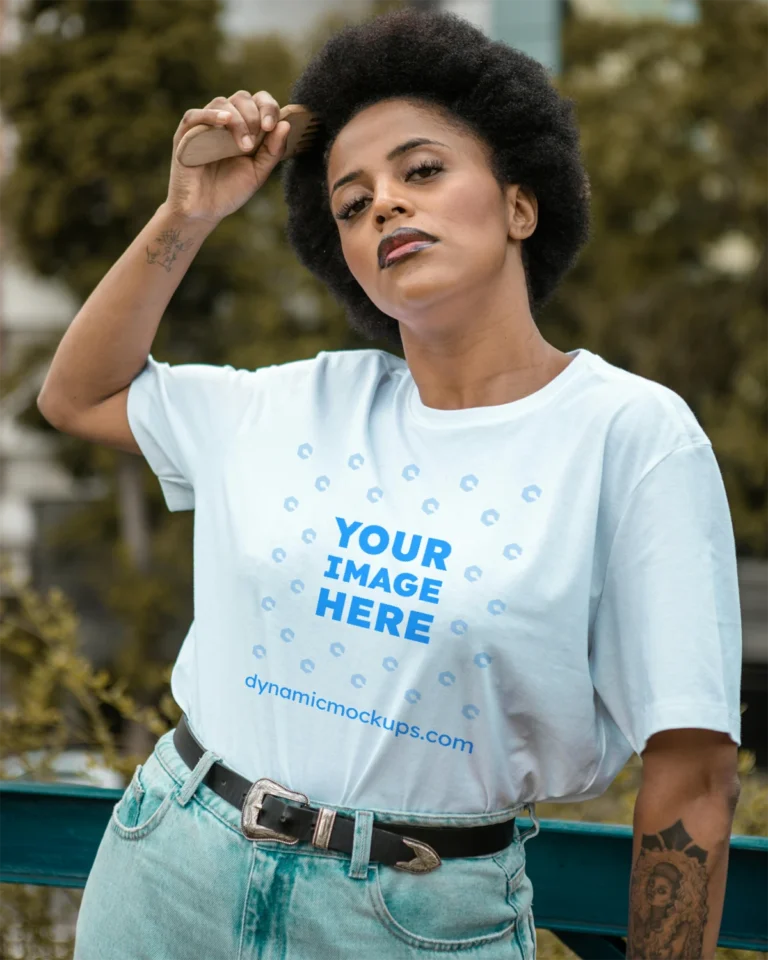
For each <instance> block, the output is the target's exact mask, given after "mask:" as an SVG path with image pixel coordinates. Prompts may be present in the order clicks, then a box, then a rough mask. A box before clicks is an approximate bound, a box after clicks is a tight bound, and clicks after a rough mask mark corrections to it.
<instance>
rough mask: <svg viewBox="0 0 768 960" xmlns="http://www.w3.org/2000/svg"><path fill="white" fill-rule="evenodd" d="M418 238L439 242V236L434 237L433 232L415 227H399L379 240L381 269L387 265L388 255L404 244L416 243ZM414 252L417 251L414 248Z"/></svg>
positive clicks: (429, 241)
mask: <svg viewBox="0 0 768 960" xmlns="http://www.w3.org/2000/svg"><path fill="white" fill-rule="evenodd" d="M417 240H424V241H425V242H428V243H437V242H438V239H437V237H433V236H432V234H431V233H426V232H425V231H424V230H418V229H416V228H415V227H398V228H397V230H394V231H393V232H392V233H390V234H388V235H387V236H386V237H383V238H382V239H381V241H380V242H379V250H378V260H379V266H380V267H381V269H382V270H383V269H384V268H385V267H386V266H387V257H388V256H389V254H390V253H392V251H393V250H396V249H397V248H398V247H401V246H404V245H405V244H406V243H414V242H415V241H417ZM413 252H414V253H415V252H416V251H415V250H414V251H413ZM403 259H405V258H403ZM392 262H393V263H396V262H397V261H396V260H393V261H392Z"/></svg>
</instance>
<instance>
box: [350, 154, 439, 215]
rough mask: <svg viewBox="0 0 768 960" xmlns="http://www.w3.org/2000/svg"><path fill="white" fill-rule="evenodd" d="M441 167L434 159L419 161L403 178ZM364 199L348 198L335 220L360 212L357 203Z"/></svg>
mask: <svg viewBox="0 0 768 960" xmlns="http://www.w3.org/2000/svg"><path fill="white" fill-rule="evenodd" d="M442 169H443V165H442V163H438V162H436V161H434V160H425V161H423V162H422V163H419V164H418V165H417V166H415V167H411V168H410V169H409V170H408V171H406V174H405V179H406V181H408V180H410V179H411V177H413V176H415V175H416V174H421V173H423V174H426V175H427V176H429V175H431V174H433V173H439V172H440V170H442ZM418 179H419V180H425V179H426V176H424V177H421V176H420V177H418ZM365 200H366V198H365V197H357V198H355V199H354V200H349V201H347V203H345V204H344V205H343V206H342V207H341V208H340V210H339V212H338V213H337V214H336V219H337V220H349V219H350V218H351V217H353V216H354V215H355V214H356V213H359V212H360V210H361V209H362V207H361V206H359V205H360V204H363V203H365Z"/></svg>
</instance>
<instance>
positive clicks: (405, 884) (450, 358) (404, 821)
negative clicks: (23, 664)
mask: <svg viewBox="0 0 768 960" xmlns="http://www.w3.org/2000/svg"><path fill="white" fill-rule="evenodd" d="M292 99H293V102H298V103H304V104H306V105H307V106H308V107H310V109H312V110H313V111H315V112H317V113H318V114H320V115H321V116H322V119H323V121H324V127H323V133H322V136H321V137H320V138H319V139H318V141H317V143H316V144H315V145H314V146H313V148H312V149H311V150H310V151H309V152H308V153H307V154H305V155H300V156H297V157H296V158H294V159H292V160H290V161H287V163H286V166H285V178H284V184H285V191H286V199H287V203H288V210H289V225H288V234H289V238H290V240H291V243H292V244H293V246H294V248H295V250H296V252H297V255H298V256H299V258H300V259H301V261H302V262H303V263H304V264H305V265H306V266H307V267H308V268H309V269H310V270H312V271H313V272H314V273H315V274H316V275H317V276H319V277H320V278H321V279H322V280H323V281H324V282H325V283H326V284H327V285H328V287H329V288H330V289H331V290H332V291H333V292H334V294H335V295H336V296H337V297H338V298H339V299H340V300H341V301H342V303H343V304H344V305H345V306H346V308H347V311H348V315H349V319H350V322H351V324H352V325H353V326H354V327H355V328H357V329H358V330H361V331H362V332H364V333H365V334H367V335H369V336H379V335H382V334H385V335H386V336H388V337H390V338H391V340H392V343H393V344H395V345H399V344H400V343H402V348H403V351H404V354H405V360H404V361H403V360H401V359H400V358H399V357H398V356H396V355H394V354H391V353H389V352H386V351H382V350H352V351H338V352H322V353H320V354H319V355H318V356H317V357H314V358H311V359H307V360H301V361H298V362H294V363H287V364H282V365H277V366H272V367H267V368H262V369H259V370H256V371H249V370H234V369H232V368H231V367H212V366H206V365H195V364H191V365H180V366H169V365H167V364H164V363H159V362H157V361H155V360H154V359H153V358H152V357H151V356H150V355H149V351H150V348H151V344H152V340H153V337H154V334H155V331H156V329H157V325H158V323H159V320H160V317H161V316H162V313H163V310H164V308H165V306H166V305H167V302H168V300H169V299H170V297H171V295H172V293H173V291H174V289H175V287H176V286H177V284H178V282H179V281H180V279H181V277H182V275H183V274H184V272H185V270H186V269H187V268H188V266H189V264H190V263H191V260H192V258H193V256H194V253H195V252H196V249H197V248H198V247H199V245H200V243H201V242H202V241H203V240H204V238H205V236H206V235H207V234H208V233H210V231H211V230H212V229H214V228H215V226H216V224H217V223H218V222H219V221H220V220H221V219H222V218H223V217H224V216H226V215H227V214H229V213H231V212H233V211H234V210H235V209H237V208H238V207H240V206H241V205H242V204H243V203H244V202H246V200H247V199H248V198H249V197H250V196H252V194H253V193H254V192H255V191H256V190H257V189H258V188H259V186H261V184H262V183H263V182H264V180H265V179H266V178H267V176H268V175H269V173H270V171H271V170H272V168H273V167H274V166H275V165H276V163H277V162H278V161H279V159H280V157H281V152H282V150H283V146H284V143H285V134H286V132H287V124H285V123H277V124H276V123H275V121H276V118H277V113H278V106H277V104H276V103H275V101H274V100H273V98H272V97H270V96H269V94H267V93H265V92H263V91H262V92H260V93H258V94H255V95H254V96H251V95H250V94H248V93H247V92H245V91H240V92H238V93H237V94H235V95H233V96H232V97H230V98H229V99H224V98H223V97H219V98H216V99H215V100H213V101H212V102H211V104H209V105H208V107H206V108H205V109H203V110H191V111H189V112H188V113H187V115H185V118H184V119H183V121H182V123H181V124H180V126H179V129H178V130H177V132H176V135H175V138H174V150H175V148H176V146H177V145H178V143H179V141H180V139H181V137H182V136H183V135H184V133H185V132H186V130H188V129H189V128H190V127H191V126H194V125H195V124H197V123H201V122H204V123H210V124H216V123H220V124H224V125H226V126H227V127H228V128H229V129H230V130H231V131H232V133H233V135H234V136H235V137H236V138H237V139H238V141H240V140H241V138H242V137H244V136H246V135H247V134H248V133H249V132H250V133H257V132H259V130H260V128H261V127H262V126H263V127H264V129H267V130H269V131H270V132H269V133H268V135H267V137H266V139H265V142H264V145H263V146H262V147H261V148H260V150H259V152H258V153H257V154H256V156H255V157H254V158H251V157H249V156H248V155H247V151H248V150H249V149H251V147H252V144H250V145H249V144H247V143H243V150H244V155H243V156H242V157H239V158H235V159H231V160H227V161H223V162H221V163H219V164H215V165H211V166H210V167H204V168H193V169H187V168H183V167H181V166H180V165H179V164H178V163H177V161H176V160H175V159H174V161H173V164H172V170H171V180H170V187H169V194H168V198H167V200H166V202H165V203H164V204H163V205H162V206H161V208H160V209H159V210H158V212H157V214H156V216H155V217H154V218H153V220H152V221H151V222H150V224H149V225H148V226H147V228H145V230H144V231H143V232H142V233H141V234H140V235H139V237H138V238H137V240H136V241H135V242H134V244H133V245H132V246H131V247H130V248H129V249H128V251H127V252H126V253H125V254H124V255H123V257H122V258H121V260H120V261H118V263H117V264H115V266H114V267H113V268H112V270H111V271H110V272H109V274H107V276H106V277H105V278H104V280H103V281H102V282H101V284H100V285H99V286H98V287H97V288H96V290H95V291H94V293H93V294H92V296H91V298H90V299H89V301H88V302H87V303H86V304H85V306H84V307H83V309H82V310H81V312H80V314H79V315H78V316H77V317H76V319H75V320H74V322H73V324H72V326H71V328H70V330H69V331H68V332H67V334H66V335H65V337H64V338H63V340H62V343H61V345H60V347H59V349H58V352H57V354H56V356H55V358H54V360H53V364H52V367H51V371H50V373H49V376H48V379H47V381H46V384H45V386H44V389H43V391H42V393H41V397H40V400H39V404H40V407H41V409H42V411H43V412H44V414H45V415H46V417H47V418H48V419H49V420H51V422H52V423H53V424H54V425H56V426H58V427H59V428H60V429H62V430H64V431H66V432H69V433H72V434H75V435H77V436H82V437H86V438H89V439H91V440H93V441H96V442H101V443H106V444H109V445H112V446H114V447H118V448H120V449H124V450H130V451H133V452H135V453H142V454H143V455H144V456H145V457H146V459H147V460H148V462H149V464H150V466H151V467H152V469H153V471H154V472H155V473H156V474H157V476H158V478H159V480H160V483H161V485H162V489H163V491H164V494H165V498H166V501H167V503H168V506H169V508H170V509H171V510H188V509H194V510H195V513H196V515H195V544H194V550H195V553H194V561H195V568H194V577H195V619H194V622H193V624H192V627H191V629H190V631H189V634H188V635H187V638H186V640H185V642H184V645H183V647H182V649H181V652H180V654H179V657H178V660H177V663H176V665H175V669H174V672H173V679H172V690H173V695H174V697H175V699H176V701H177V702H178V703H179V705H180V706H181V708H182V709H183V711H184V715H185V716H184V719H183V720H182V722H181V723H180V724H179V726H178V727H177V728H176V730H174V731H171V732H169V733H168V734H166V735H165V736H164V737H162V738H161V739H160V740H159V742H158V743H157V745H156V747H155V750H154V752H153V753H152V755H151V756H150V757H149V759H148V760H147V762H146V763H145V764H144V765H143V766H139V767H138V768H137V770H136V773H135V775H134V777H133V780H132V782H131V784H130V785H129V786H128V788H127V789H126V791H125V794H124V796H123V798H122V799H121V800H120V802H119V803H118V804H117V805H116V806H115V809H114V811H113V816H112V819H111V822H110V824H109V827H108V829H107V831H106V834H105V836H104V838H103V841H102V844H101V846H100V848H99V851H98V855H97V858H96V861H95V863H94V866H93V870H92V872H91V875H90V878H89V881H88V885H87V887H86V889H85V893H84V897H83V901H82V907H81V911H80V916H79V921H78V930H77V946H76V951H75V956H76V958H78V960H91V958H103V957H110V958H112V960H119V958H131V960H135V958H138V957H148V958H152V960H160V958H168V960H186V958H188V957H192V956H194V957H201V958H202V957H204V958H206V960H208V958H219V957H221V958H225V957H226V958H230V957H238V958H240V957H242V958H245V957H259V958H266V957H277V956H280V957H286V958H290V960H313V958H323V960H326V958H331V957H332V958H341V957H348V958H356V960H358V958H366V960H399V958H414V957H417V956H421V955H423V954H424V953H429V952H443V951H467V952H469V953H471V954H472V956H473V957H475V956H476V957H478V958H480V957H483V958H487V960H491V958H502V957H504V958H511V957H515V958H521V960H522V958H531V957H534V955H535V933H534V926H533V915H532V909H531V906H532V893H533V892H532V886H531V883H530V880H529V879H528V877H527V875H526V872H525V851H524V844H525V843H526V841H527V840H528V839H530V838H531V837H533V836H535V834H536V833H537V831H538V822H537V820H536V817H535V811H534V804H535V803H536V802H537V801H539V800H542V801H543V800H548V799H554V798H557V799H559V800H572V801H577V800H582V799H586V798H589V797H595V796H597V795H599V794H600V793H602V792H603V791H604V790H605V789H606V787H607V786H608V785H609V784H610V782H611V781H612V780H613V778H614V777H615V775H616V774H617V773H618V771H619V770H620V769H621V768H622V766H623V765H624V763H625V761H626V760H627V759H628V757H629V756H630V755H631V753H632V751H633V750H634V751H637V752H638V753H639V752H642V750H643V748H644V746H645V744H646V743H647V740H648V738H649V737H650V736H651V735H652V734H653V733H655V732H657V731H660V730H664V729H667V728H669V727H680V726H683V727H700V728H704V729H709V730H718V731H722V732H724V733H728V734H730V736H731V738H732V739H733V740H734V741H735V742H738V736H739V727H738V715H739V710H738V707H739V700H738V663H739V649H738V635H737V631H736V628H734V623H735V622H736V621H737V619H738V607H737V594H736V581H735V561H734V550H733V538H732V532H731V526H730V518H729V515H728V507H727V502H726V499H725V495H724V491H723V487H722V482H721V479H720V474H719V471H718V467H717V464H716V461H715V459H714V457H713V454H712V449H711V446H710V444H709V441H708V440H707V438H706V436H705V434H704V433H703V432H702V430H701V427H700V426H699V424H698V423H697V421H696V419H695V417H694V416H693V414H692V412H691V411H690V409H689V407H688V406H687V405H686V403H685V402H684V401H683V400H682V399H681V398H680V397H679V396H677V395H676V394H675V393H673V392H672V391H670V390H668V389H666V388H665V387H663V386H661V385H659V384H657V383H653V382H650V381H648V380H645V379H643V378H641V377H639V376H635V375H632V374H630V373H627V372H625V371H623V370H621V369H618V368H617V367H615V366H612V365H611V364H609V363H607V362H606V361H605V360H603V359H601V358H600V357H598V356H596V355H595V354H593V353H591V352H589V351H588V350H585V349H580V350H574V351H572V352H570V353H567V354H566V353H563V352H561V351H560V350H558V349H557V348H556V347H554V346H553V345H551V344H549V343H547V342H546V341H545V340H544V338H543V337H542V336H541V334H540V332H539V330H538V329H537V326H536V323H535V320H534V315H535V313H536V311H537V310H538V308H539V307H540V305H541V304H542V303H543V302H544V301H545V300H546V299H547V297H548V296H549V295H550V294H551V293H552V291H553V290H554V289H555V287H556V285H557V283H558V281H559V280H560V278H561V277H562V276H563V274H564V273H565V272H566V270H567V269H568V267H569V266H570V265H571V264H572V263H573V262H574V259H575V257H576V255H577V253H578V251H579V249H580V248H581V246H582V245H583V244H584V242H585V240H586V237H587V224H588V197H589V191H588V186H587V178H586V175H585V173H584V171H583V168H582V165H581V161H580V157H579V148H578V131H577V128H576V125H575V122H574V118H573V112H572V108H571V105H570V104H569V103H568V102H567V101H564V100H563V99H561V98H560V97H559V95H558V94H557V93H556V91H555V90H554V89H553V87H552V86H551V84H550V83H549V81H548V78H547V75H546V73H545V71H544V69H543V68H542V67H541V66H540V65H538V64H537V63H536V62H534V61H533V60H531V59H529V58H528V57H526V56H524V55H522V54H521V53H518V52H517V51H515V50H512V49H510V48H509V47H507V46H505V45H503V44H498V43H491V42H490V41H488V40H487V39H486V38H485V37H484V36H483V35H482V34H481V33H480V32H479V31H477V30H475V29H474V28H473V27H472V26H470V25H469V24H468V23H466V22H465V21H463V20H461V19H459V18H457V17H454V16H451V15H447V14H442V15H437V14H431V13H424V12H422V13H417V12H414V11H412V10H411V11H407V12H401V13H397V14H390V15H387V16H384V17H381V18H378V19H377V20H374V21H372V22H370V23H366V24H364V25H362V26H355V27H350V28H347V29H345V30H343V31H341V32H340V33H338V34H337V35H336V36H334V37H333V38H332V39H331V40H330V41H329V42H328V44H327V45H326V46H325V48H324V49H323V50H322V51H321V52H320V53H319V54H318V55H317V56H316V57H315V59H314V60H313V61H312V62H311V63H310V64H309V66H308V67H307V69H306V71H305V73H304V74H303V76H302V77H301V78H300V79H299V81H298V83H297V85H296V87H295V89H294V91H293V97H292ZM222 109H223V110H224V116H223V117H218V116H217V112H218V111H221V110H222ZM158 267H161V268H162V269H158ZM713 610H714V611H715V615H714V616H709V615H708V614H710V613H711V612H712V611H713ZM526 809H527V810H528V811H529V812H530V813H531V814H533V821H532V826H530V827H528V828H526V829H525V830H521V829H520V827H519V826H518V825H517V824H516V823H515V817H516V816H517V814H518V813H520V812H522V811H524V810H526Z"/></svg>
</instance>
